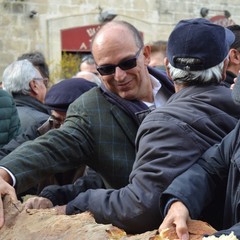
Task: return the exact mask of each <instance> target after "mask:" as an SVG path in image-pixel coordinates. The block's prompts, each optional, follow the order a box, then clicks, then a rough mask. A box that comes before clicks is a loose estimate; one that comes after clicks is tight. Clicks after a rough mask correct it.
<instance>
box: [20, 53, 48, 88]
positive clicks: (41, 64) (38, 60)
mask: <svg viewBox="0 0 240 240" xmlns="http://www.w3.org/2000/svg"><path fill="white" fill-rule="evenodd" d="M24 59H27V60H29V61H30V62H31V63H32V64H33V66H34V67H36V68H37V69H38V70H39V72H40V73H41V75H42V77H43V78H45V79H48V80H49V78H50V74H49V67H48V64H47V63H46V59H45V57H44V55H43V54H42V53H41V52H39V51H33V52H26V53H23V54H22V55H20V56H19V57H18V58H17V60H24ZM48 82H49V81H45V84H46V87H48Z"/></svg>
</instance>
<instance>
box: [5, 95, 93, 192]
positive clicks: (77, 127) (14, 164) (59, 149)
mask: <svg viewBox="0 0 240 240" xmlns="http://www.w3.org/2000/svg"><path fill="white" fill-rule="evenodd" d="M79 101H80V100H79ZM81 107H82V106H81V104H79V102H75V103H74V104H73V105H72V107H70V111H69V112H68V116H67V118H66V121H65V123H64V125H63V126H62V127H61V128H59V129H53V130H50V131H49V132H47V133H46V134H44V135H42V136H40V137H38V138H36V139H34V140H33V141H27V142H25V143H23V144H22V145H21V146H19V147H18V148H17V149H16V150H15V151H12V152H11V153H10V154H8V155H7V156H6V157H4V158H3V159H2V160H1V166H3V167H5V168H7V169H9V170H10V171H11V172H12V174H13V175H14V176H15V177H16V186H15V188H16V190H17V193H22V192H24V191H25V190H27V189H29V188H31V187H32V186H34V185H36V184H37V183H39V181H40V180H42V179H44V178H46V177H48V176H51V175H52V174H55V173H58V172H64V171H67V170H71V169H75V168H78V167H79V166H81V164H88V161H90V160H92V158H93V153H94V145H95V142H94V139H93V137H92V131H91V129H92V126H91V121H90V120H89V118H88V114H87V112H86V111H85V110H84V107H82V108H81Z"/></svg>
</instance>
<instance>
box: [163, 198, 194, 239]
mask: <svg viewBox="0 0 240 240" xmlns="http://www.w3.org/2000/svg"><path fill="white" fill-rule="evenodd" d="M188 220H190V217H189V212H188V209H187V208H186V207H185V205H184V204H183V203H182V202H180V201H177V202H174V203H173V204H172V205H171V207H170V208H169V210H168V213H167V215H166V217H165V219H164V221H163V222H162V224H161V225H160V227H159V232H161V231H162V230H164V229H167V228H172V227H174V228H176V233H177V236H178V238H179V239H181V240H189V231H188V226H187V221H188Z"/></svg>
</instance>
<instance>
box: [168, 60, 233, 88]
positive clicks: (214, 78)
mask: <svg viewBox="0 0 240 240" xmlns="http://www.w3.org/2000/svg"><path fill="white" fill-rule="evenodd" d="M227 58H228V57H227ZM184 60H185V61H187V59H184ZM191 60H192V59H189V61H191ZM224 61H225V59H224V60H223V61H222V62H221V63H219V64H218V65H216V66H214V67H211V68H209V69H206V70H201V71H186V70H182V69H179V68H175V67H173V66H172V65H171V64H170V63H169V64H168V68H169V72H170V76H171V78H172V80H173V81H174V82H175V83H176V84H184V85H198V84H210V83H220V82H221V81H222V80H223V79H222V73H223V67H224Z"/></svg>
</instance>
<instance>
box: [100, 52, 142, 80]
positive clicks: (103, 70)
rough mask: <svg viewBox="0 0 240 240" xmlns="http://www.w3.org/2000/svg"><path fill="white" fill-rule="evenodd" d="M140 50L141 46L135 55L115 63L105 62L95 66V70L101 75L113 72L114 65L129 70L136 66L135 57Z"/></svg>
mask: <svg viewBox="0 0 240 240" xmlns="http://www.w3.org/2000/svg"><path fill="white" fill-rule="evenodd" d="M141 50H142V47H140V48H139V49H138V51H137V53H136V55H135V56H134V57H133V58H130V59H128V60H124V61H122V62H120V63H119V64H117V65H114V64H107V65H102V66H97V70H98V72H99V73H100V74H101V75H102V76H103V75H110V74H113V73H115V70H116V67H120V68H121V69H122V70H129V69H131V68H134V67H136V66H137V59H138V57H139V54H140V52H141Z"/></svg>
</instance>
